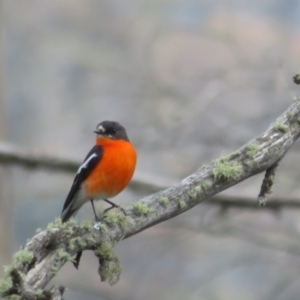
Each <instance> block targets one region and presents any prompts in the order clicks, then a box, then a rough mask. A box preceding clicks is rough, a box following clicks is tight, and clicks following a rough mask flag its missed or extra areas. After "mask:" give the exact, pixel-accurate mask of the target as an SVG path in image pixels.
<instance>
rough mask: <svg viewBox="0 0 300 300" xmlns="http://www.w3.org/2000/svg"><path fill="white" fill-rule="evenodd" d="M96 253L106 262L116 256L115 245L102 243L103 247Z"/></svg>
mask: <svg viewBox="0 0 300 300" xmlns="http://www.w3.org/2000/svg"><path fill="white" fill-rule="evenodd" d="M95 253H96V255H97V256H98V257H101V258H102V259H104V260H107V259H112V258H113V257H114V256H115V254H114V247H113V244H112V243H110V242H104V243H102V245H101V246H100V247H98V248H97V249H96V250H95Z"/></svg>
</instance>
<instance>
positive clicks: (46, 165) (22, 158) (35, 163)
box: [0, 142, 300, 209]
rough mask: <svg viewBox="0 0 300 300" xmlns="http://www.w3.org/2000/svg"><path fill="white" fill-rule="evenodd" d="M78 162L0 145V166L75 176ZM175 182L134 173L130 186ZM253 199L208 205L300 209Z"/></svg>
mask: <svg viewBox="0 0 300 300" xmlns="http://www.w3.org/2000/svg"><path fill="white" fill-rule="evenodd" d="M80 163H81V162H80V161H79V160H72V159H66V158H63V157H55V156H45V155H40V154H33V153H29V152H26V151H20V150H19V149H17V147H15V146H13V145H11V144H7V143H3V142H2V143H1V142H0V164H8V165H16V166H19V167H23V168H26V169H42V170H50V171H60V172H67V173H72V174H75V173H76V172H77V170H78V168H79V166H80ZM177 184H178V182H176V181H175V180H167V179H165V178H156V177H154V176H151V175H147V174H142V173H137V172H136V174H135V176H134V178H133V179H132V181H131V183H130V185H129V187H130V188H131V189H132V190H134V191H142V192H143V193H154V192H159V191H161V190H165V189H167V188H169V187H170V186H174V185H177ZM253 199H254V197H253V198H246V197H238V196H225V195H216V196H214V197H213V198H212V199H211V200H210V201H209V202H208V204H209V205H221V206H224V205H225V206H228V207H229V206H230V207H238V208H247V209H248V208H252V209H264V208H265V209H279V208H284V207H287V208H300V201H299V200H298V199H289V198H285V199H282V198H278V197H277V198H275V197H273V198H272V200H270V201H269V202H268V205H267V206H263V207H261V208H260V207H258V205H257V202H256V201H253Z"/></svg>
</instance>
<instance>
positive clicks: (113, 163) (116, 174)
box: [61, 121, 137, 222]
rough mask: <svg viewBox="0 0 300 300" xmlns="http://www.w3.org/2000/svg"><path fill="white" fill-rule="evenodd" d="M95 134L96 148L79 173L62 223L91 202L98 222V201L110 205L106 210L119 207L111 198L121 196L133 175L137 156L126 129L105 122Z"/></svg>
mask: <svg viewBox="0 0 300 300" xmlns="http://www.w3.org/2000/svg"><path fill="white" fill-rule="evenodd" d="M94 132H95V133H96V134H97V138H96V145H95V146H94V147H93V148H92V149H91V151H90V152H89V153H88V155H87V156H86V158H85V160H84V161H83V163H82V165H81V166H80V167H79V169H78V171H77V174H76V176H75V179H74V182H73V185H72V187H71V190H70V192H69V194H68V196H67V199H66V201H65V204H64V207H63V210H62V213H61V219H62V222H66V221H68V220H69V219H70V218H71V217H72V216H74V215H75V214H76V213H77V212H78V210H79V209H80V208H81V206H82V205H83V204H85V203H86V202H88V201H90V202H91V204H92V208H93V212H94V215H95V219H96V220H97V221H98V220H99V218H98V216H97V214H96V211H95V207H94V200H104V201H105V202H107V203H109V204H110V205H111V207H110V208H108V209H106V210H105V211H107V210H109V209H112V208H114V207H119V206H118V205H116V204H115V203H113V202H111V201H109V200H108V199H109V198H112V197H114V196H116V195H118V194H119V193H120V192H121V191H122V190H123V189H124V188H125V187H126V186H127V185H128V184H129V182H130V180H131V178H132V176H133V173H134V170H135V166H136V161H137V153H136V150H135V148H134V146H133V145H132V144H131V143H130V141H129V139H128V136H127V133H126V130H125V128H124V127H123V126H122V125H120V124H119V123H118V122H113V121H103V122H101V123H99V124H98V125H97V128H96V130H95V131H94ZM119 208H120V209H122V208H121V207H119ZM122 210H123V209H122ZM123 211H124V210H123Z"/></svg>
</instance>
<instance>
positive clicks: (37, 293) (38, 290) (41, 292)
mask: <svg viewBox="0 0 300 300" xmlns="http://www.w3.org/2000/svg"><path fill="white" fill-rule="evenodd" d="M35 293H36V295H37V296H42V295H43V293H44V291H43V290H42V289H37V290H36V292H35Z"/></svg>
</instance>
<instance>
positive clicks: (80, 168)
mask: <svg viewBox="0 0 300 300" xmlns="http://www.w3.org/2000/svg"><path fill="white" fill-rule="evenodd" d="M94 157H97V154H95V153H93V154H92V155H91V156H90V157H89V158H88V159H87V160H86V161H85V162H84V163H83V164H82V165H81V166H80V167H79V169H78V171H77V174H79V173H80V172H81V170H82V169H85V168H86V167H87V166H88V164H89V162H90V160H91V159H93V158H94Z"/></svg>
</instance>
